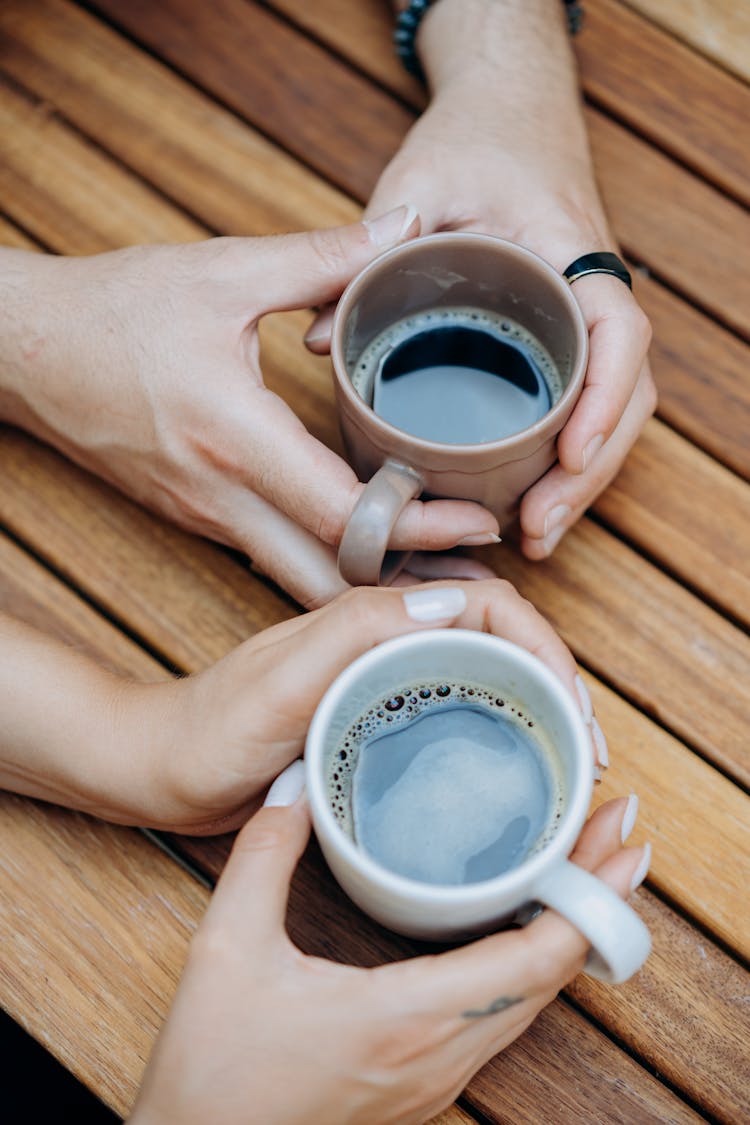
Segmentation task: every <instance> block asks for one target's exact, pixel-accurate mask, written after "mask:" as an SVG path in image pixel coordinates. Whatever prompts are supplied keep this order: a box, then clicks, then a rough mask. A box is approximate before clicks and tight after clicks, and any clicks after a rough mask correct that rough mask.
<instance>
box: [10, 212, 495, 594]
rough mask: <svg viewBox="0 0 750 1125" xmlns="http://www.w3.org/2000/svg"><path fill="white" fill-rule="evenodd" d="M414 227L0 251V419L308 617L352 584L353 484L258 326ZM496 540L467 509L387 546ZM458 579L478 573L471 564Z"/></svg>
mask: <svg viewBox="0 0 750 1125" xmlns="http://www.w3.org/2000/svg"><path fill="white" fill-rule="evenodd" d="M418 226H419V224H418V219H417V217H416V216H415V214H414V212H413V211H411V210H409V209H408V208H406V207H397V208H396V209H395V210H393V211H391V213H390V214H388V215H386V216H381V217H380V218H378V219H374V220H372V221H368V223H364V224H363V223H357V224H353V225H352V226H349V227H343V228H340V229H337V230H330V231H314V232H311V233H308V234H298V235H285V236H279V237H275V238H256V239H251V238H217V239H213V240H211V241H208V242H202V243H195V244H192V245H186V246H143V247H134V248H132V249H128V250H122V251H117V252H115V253H110V254H101V255H96V256H94V257H88V258H53V257H45V256H43V255H36V254H30V253H25V252H23V251H15V250H7V249H6V250H3V251H0V297H1V298H2V299H1V300H0V321H1V323H0V341H2V343H0V359H1V360H2V362H1V363H0V418H3V419H4V420H6V421H10V422H13V423H15V424H17V425H21V426H23V427H25V428H26V429H29V430H31V431H32V432H34V433H36V434H37V435H38V436H40V437H42V438H43V439H44V440H47V441H50V442H51V443H52V444H54V445H56V446H58V448H60V449H61V450H62V451H63V452H65V453H66V454H67V455H69V456H70V457H71V458H73V459H74V460H75V461H77V462H78V463H79V464H81V465H83V466H84V467H85V468H87V469H91V470H92V471H93V472H95V473H97V474H99V475H100V476H102V477H104V478H105V479H106V480H108V481H110V482H112V483H113V484H115V485H116V486H117V487H119V488H121V489H122V490H123V491H125V492H127V493H128V494H129V495H131V496H133V497H134V498H135V499H136V500H138V501H140V502H141V503H143V504H145V505H147V506H148V507H150V508H153V509H154V510H156V511H158V512H160V513H162V514H164V515H166V516H167V517H169V518H170V519H172V520H174V521H175V522H176V523H178V524H179V525H180V526H182V527H184V528H187V529H188V530H190V531H193V532H197V533H199V534H201V535H207V536H209V537H210V538H212V539H216V540H218V541H219V542H222V543H226V544H229V545H230V546H232V547H236V548H239V549H241V550H244V551H246V552H247V553H248V554H249V555H250V556H251V557H252V559H253V560H254V562H255V564H256V566H257V567H258V568H259V569H260V570H262V571H265V572H266V573H268V574H269V575H270V576H271V577H273V578H274V579H275V580H276V581H277V582H278V583H279V584H280V585H282V586H284V587H285V589H287V590H288V591H289V592H290V593H291V594H292V595H293V596H294V597H295V598H297V600H299V601H300V602H302V603H303V604H304V605H306V606H310V605H313V604H317V603H320V602H323V601H326V600H328V599H329V598H330V597H332V596H334V595H335V594H336V593H338V592H340V591H341V590H343V589H345V588H346V587H345V583H344V582H343V580H342V579H341V578H340V577H339V576H338V574H337V571H336V565H335V550H334V548H335V547H336V546H337V544H338V541H339V539H340V537H341V535H342V533H343V530H344V527H345V526H346V523H347V520H348V518H349V515H350V513H351V511H352V509H353V507H354V505H355V503H356V501H357V499H358V497H359V495H360V492H361V490H362V487H363V486H362V485H360V483H359V482H358V481H357V479H356V476H355V474H354V472H353V471H352V469H351V468H350V467H349V466H348V465H347V464H346V463H345V462H344V461H343V460H341V458H339V457H338V456H336V455H335V454H334V453H333V452H332V451H331V450H330V449H328V448H327V447H326V446H325V445H323V444H322V443H321V442H319V441H317V440H316V439H315V438H313V437H312V436H311V435H310V434H309V433H308V432H307V431H306V430H305V428H304V427H303V425H302V423H301V422H300V421H299V419H298V418H297V417H296V415H295V414H294V412H293V410H292V407H291V406H290V405H289V404H287V403H286V402H284V401H283V400H282V399H281V398H279V397H278V396H277V395H275V394H273V393H271V392H270V391H269V390H268V389H267V388H266V387H265V386H264V383H263V374H262V371H261V367H260V361H259V342H258V332H257V329H258V321H259V320H260V318H261V317H262V316H263V315H264V314H266V313H268V312H272V311H276V310H286V309H294V308H301V307H306V306H308V305H310V304H314V303H318V302H322V301H327V300H331V299H333V298H335V297H336V296H338V294H339V293H340V292H341V290H342V289H343V287H344V285H345V284H346V282H347V281H348V280H349V278H350V277H352V276H353V275H354V274H355V273H357V272H358V271H359V270H360V269H361V268H362V267H363V266H364V265H365V264H366V263H367V262H368V261H370V259H371V258H373V257H375V256H376V255H377V254H378V253H380V252H382V250H384V249H386V248H387V247H389V246H392V245H395V244H396V243H398V242H399V241H402V240H403V239H405V238H408V237H410V236H412V235H413V234H414V233H416V231H417V230H418ZM292 405H293V404H292ZM497 530H498V528H497V520H496V519H495V517H494V516H493V515H491V514H490V513H489V512H487V511H486V510H485V509H483V508H481V507H480V506H479V505H478V504H474V503H467V502H463V501H433V502H428V503H422V502H419V501H414V502H413V503H411V504H410V505H409V506H408V508H407V509H406V510H405V511H404V513H403V515H402V517H401V519H400V520H399V522H398V524H397V526H396V528H395V530H394V535H393V542H392V546H393V547H394V548H395V549H402V548H404V549H412V548H414V549H417V550H425V551H433V550H438V549H445V548H450V547H453V546H456V545H457V544H458V543H459V542H461V541H462V540H464V539H465V538H467V537H469V538H471V539H472V540H474V539H475V537H478V539H479V540H480V541H481V540H484V541H487V542H489V541H491V540H493V539H494V538H495V533H496V532H497ZM443 565H444V566H445V564H443ZM450 566H451V564H448V572H450ZM455 567H458V570H456V569H455ZM452 572H453V573H458V574H459V575H461V576H465V577H471V576H473V575H474V574H485V573H487V572H486V568H481V569H480V570H478V569H477V568H476V566H475V564H473V563H472V562H471V561H470V560H466V559H464V560H460V561H458V562H456V563H455V564H454V569H453V571H452Z"/></svg>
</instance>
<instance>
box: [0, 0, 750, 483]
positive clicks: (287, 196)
mask: <svg viewBox="0 0 750 1125" xmlns="http://www.w3.org/2000/svg"><path fill="white" fill-rule="evenodd" d="M337 3H338V0H337ZM349 9H350V18H349V21H347V19H343V20H342V19H338V18H337V20H336V21H333V22H331V23H330V25H329V28H330V29H332V28H333V27H334V26H335V27H336V28H338V27H340V26H343V27H347V26H349V22H352V23H353V26H355V28H356V27H357V26H358V23H356V22H354V21H355V20H359V19H360V18H362V16H363V15H364V16H366V15H367V13H368V12H369V15H370V18H371V22H373V17H374V22H375V23H379V24H381V25H382V14H383V13H382V10H381V9H378V10H379V13H380V14H379V15H376V14H375V13H374V12H373V9H372V6H371V5H369V4H365V5H364V6H362V7H360V6H359V5H357V6H351V5H349ZM305 11H306V12H309V13H310V19H311V20H313V21H317V20H319V14H318V12H319V9H318V6H317V5H316V6H315V7H314V8H305ZM332 14H333V15H337V17H338V16H341V12H339V11H338V8H336V11H335V12H333V13H332ZM322 30H323V29H322V28H321V31H322ZM381 32H382V27H381ZM0 37H1V40H2V63H3V66H4V67H5V68H6V70H7V71H8V72H9V73H10V74H12V76H13V77H14V78H15V79H16V80H17V81H19V82H21V83H23V84H24V85H25V86H27V87H28V88H29V90H31V91H32V92H33V93H34V94H35V95H36V96H37V97H40V98H43V99H45V100H47V101H49V102H52V103H53V104H54V105H56V106H57V107H58V108H59V109H60V110H61V111H62V112H63V113H64V114H65V115H66V116H67V117H69V118H70V119H71V120H72V121H74V122H75V124H76V126H77V127H78V128H79V129H81V130H83V131H84V132H85V133H86V134H87V135H88V136H90V137H92V138H93V139H94V140H95V141H96V142H97V143H98V144H100V145H102V146H103V147H104V148H106V149H108V150H109V151H111V152H113V153H114V154H115V155H116V156H117V157H118V158H119V159H120V160H122V161H123V162H125V163H126V164H127V165H128V166H129V167H131V168H134V169H136V170H137V171H139V172H140V173H141V174H143V175H144V176H145V177H146V178H147V179H148V180H149V181H150V182H152V183H153V184H155V185H156V186H157V187H158V188H159V189H160V190H162V191H164V192H166V193H167V194H168V195H170V196H171V197H172V198H173V199H175V200H176V201H177V202H178V203H180V204H181V205H182V206H184V207H186V208H188V209H189V210H190V211H191V212H192V213H193V214H195V215H196V216H197V217H198V218H199V219H200V220H202V221H203V222H204V223H205V224H206V225H207V227H209V228H211V229H215V230H218V231H220V232H222V233H263V234H266V233H270V232H272V231H275V230H279V229H285V228H288V227H299V228H302V227H305V226H312V225H315V224H316V223H317V224H320V225H328V224H334V223H337V222H346V221H351V220H353V219H354V218H356V216H357V214H358V211H359V208H358V207H357V206H356V204H354V203H353V202H352V201H350V200H347V199H346V197H344V196H343V195H342V194H341V193H340V192H337V191H336V190H335V189H334V188H332V187H330V186H329V185H328V184H326V183H325V182H324V181H322V180H321V179H320V178H319V177H317V176H315V175H314V174H313V173H311V172H310V171H309V170H307V169H306V168H304V167H303V166H302V165H301V164H299V163H298V162H297V161H295V160H293V159H292V158H291V157H289V156H288V155H287V154H285V153H282V152H280V150H278V149H276V148H275V147H274V146H273V145H270V144H269V143H268V142H267V141H265V140H264V139H263V138H262V137H260V136H259V135H258V134H257V133H255V132H253V131H250V130H248V129H247V127H246V126H244V125H243V124H242V123H241V122H239V121H238V119H237V118H235V117H233V116H232V115H230V114H227V113H226V112H225V111H223V110H221V109H219V108H218V107H217V106H216V104H215V103H214V102H212V101H211V100H209V99H208V98H207V97H205V96H203V95H201V94H200V93H198V92H197V91H196V90H195V89H194V88H193V87H191V86H190V85H189V84H188V83H187V82H185V81H183V80H182V79H180V78H178V77H177V76H176V75H174V73H172V72H171V71H169V70H168V69H167V68H166V67H164V66H162V65H161V64H159V63H157V62H156V61H155V60H153V59H152V58H150V57H148V56H147V55H145V54H144V53H143V52H142V51H139V50H137V49H136V48H134V47H133V46H132V45H131V44H129V43H127V42H125V41H124V40H123V39H122V38H121V37H119V36H118V35H116V34H115V33H114V32H112V31H110V30H109V29H108V28H106V27H104V26H102V25H101V24H100V23H99V22H98V21H97V20H95V19H92V18H91V17H90V16H88V15H86V13H83V12H80V10H79V9H77V8H76V7H75V6H73V5H71V4H69V3H66V2H64V0H35V3H34V4H33V5H32V6H30V5H28V4H25V3H22V2H21V0H8V3H7V4H6V5H4V6H3V7H2V8H0ZM381 38H382V34H381ZM357 41H359V40H357ZM365 41H367V40H366V39H365ZM386 57H387V58H389V59H390V55H388V56H385V55H383V53H382V51H380V50H379V51H374V52H369V53H368V61H369V60H376V61H378V60H382V59H384V58H386ZM130 90H135V91H139V92H141V91H142V93H140V95H139V96H137V97H133V96H129V95H128V91H130ZM155 105H158V106H159V112H158V113H154V112H153V107H154V106H155ZM155 153H158V154H159V155H158V159H155V158H154V154H155ZM207 180H208V182H207ZM94 221H96V220H95V219H94ZM108 227H109V224H107V231H106V232H104V231H103V235H104V237H105V238H107V239H109V237H110V234H109V229H108ZM106 244H107V245H109V244H110V242H109V241H107V243H106ZM113 244H114V245H117V242H114V243H113ZM74 252H76V251H74ZM636 293H637V294H638V296H639V299H640V301H641V303H642V304H643V306H644V308H645V310H646V312H647V313H648V314H649V316H650V317H651V320H652V322H653V325H654V329H655V340H654V345H653V360H654V369H655V375H656V379H657V382H658V385H659V389H660V393H661V403H660V414H661V416H662V417H664V418H665V419H666V420H667V421H669V423H670V424H671V425H674V426H675V427H676V428H677V429H679V430H680V432H681V433H684V434H686V435H687V436H689V437H690V438H691V439H692V440H693V441H695V442H697V443H698V444H699V445H702V446H703V447H704V448H705V449H707V450H708V451H709V452H710V453H711V454H712V455H713V456H714V457H716V458H718V459H719V460H721V461H723V462H724V463H726V464H728V465H729V466H730V467H732V468H733V469H735V471H738V472H741V473H744V475H746V476H747V475H750V443H748V442H747V440H746V437H747V433H748V432H749V431H750V384H749V383H748V380H747V377H746V372H747V366H748V362H749V360H750V352H748V350H747V348H746V347H745V346H744V345H743V344H742V343H741V342H740V341H738V340H737V339H736V337H735V336H733V335H732V334H731V333H729V332H726V331H725V330H723V329H722V328H720V327H719V326H718V325H717V324H715V323H714V322H713V321H711V320H709V319H708V318H707V317H705V316H703V315H701V314H700V313H699V312H698V311H697V310H696V309H694V308H692V307H691V306H690V305H688V304H687V303H686V302H684V301H681V300H679V299H678V298H677V297H675V296H674V295H673V294H671V293H670V292H669V290H667V289H665V288H664V287H663V286H661V285H659V284H657V283H656V282H654V281H653V280H650V279H649V278H644V277H641V276H637V277H636Z"/></svg>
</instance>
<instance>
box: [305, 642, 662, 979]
mask: <svg viewBox="0 0 750 1125" xmlns="http://www.w3.org/2000/svg"><path fill="white" fill-rule="evenodd" d="M305 762H306V775H305V776H306V791H307V798H308V802H309V805H310V811H311V814H312V820H313V825H314V827H315V833H316V835H317V837H318V841H319V843H320V846H321V848H322V850H323V854H324V855H325V858H326V860H327V861H328V864H329V866H330V868H331V870H332V872H333V874H334V875H335V877H336V879H337V880H338V881H339V883H340V884H341V886H342V887H343V889H344V890H345V891H346V892H347V894H348V895H349V896H350V897H351V898H352V899H353V901H354V902H355V903H357V905H359V906H360V907H361V908H362V909H363V910H365V911H367V913H368V914H370V915H371V916H372V917H373V918H375V919H376V920H377V921H378V922H381V923H382V924H383V925H385V926H389V927H390V928H391V929H393V930H396V931H397V932H399V933H402V934H406V935H407V936H410V937H420V938H427V939H429V940H432V941H435V940H438V941H440V940H452V939H455V938H465V937H468V936H472V935H475V934H479V933H484V932H486V931H487V930H492V929H496V928H497V927H498V926H499V925H502V924H503V923H505V922H507V921H509V920H511V919H513V918H515V917H516V916H517V914H518V911H519V910H526V909H527V908H528V906H529V904H530V903H542V904H544V905H546V906H550V907H552V908H553V909H555V910H557V911H558V912H559V913H561V914H563V915H564V916H565V917H566V918H568V920H569V921H570V922H571V923H572V924H573V925H574V926H576V927H577V928H578V929H579V930H580V931H581V932H582V933H583V934H585V935H586V937H587V938H588V939H589V941H590V942H591V944H592V946H593V950H592V953H591V955H590V957H589V960H588V962H587V972H589V973H591V974H592V975H594V976H598V977H600V978H601V979H603V980H608V981H621V980H626V979H627V978H628V977H629V976H630V975H631V974H632V973H633V972H635V970H636V969H637V968H638V967H639V966H640V965H641V964H642V962H643V961H644V960H645V958H646V956H647V955H648V951H649V948H650V941H649V935H648V931H647V929H646V927H645V926H644V925H643V923H642V922H641V921H640V919H639V918H638V916H637V915H636V914H635V913H634V912H633V911H632V910H631V909H630V907H629V906H627V904H626V903H624V902H623V901H622V900H621V899H620V898H619V897H618V895H616V894H615V892H614V891H613V890H612V889H611V888H610V887H608V886H607V885H606V884H605V883H602V882H601V881H600V880H599V879H597V878H596V877H595V876H594V875H592V874H590V873H589V872H588V871H584V870H583V869H582V868H580V867H578V866H576V865H575V864H573V863H571V862H570V861H569V859H568V856H569V855H570V853H571V851H572V850H573V847H574V845H575V842H576V840H577V838H578V835H579V833H580V831H581V828H582V827H583V823H584V821H585V819H586V816H587V813H588V810H589V806H590V802H591V794H592V788H593V781H594V758H593V753H592V747H591V738H590V735H589V732H588V730H587V728H586V725H585V723H584V721H583V718H582V716H581V712H580V709H579V707H578V704H577V702H576V701H575V700H574V699H573V698H572V696H571V694H570V692H569V691H568V689H567V688H566V687H565V686H564V685H563V684H562V683H561V681H560V680H559V679H558V678H557V676H555V675H554V674H553V673H552V672H551V671H550V670H549V669H548V668H547V667H545V665H544V664H542V662H541V661H540V660H538V659H537V658H536V657H535V656H533V655H532V654H531V653H529V652H527V651H525V650H524V649H521V648H519V647H518V646H517V645H513V644H511V643H510V642H508V641H506V640H503V639H501V638H499V637H495V636H490V635H488V634H486V633H479V632H474V631H471V630H466V629H434V630H432V629H431V630H429V631H425V632H417V633H410V634H406V635H404V636H401V637H396V638H394V639H393V640H390V641H386V642H385V643H384V644H381V645H377V646H376V647H375V648H373V649H370V651H369V652H366V653H365V654H364V655H362V656H360V657H359V658H358V659H357V660H355V661H354V663H353V664H350V665H349V667H348V668H346V669H345V670H344V671H343V672H342V673H341V674H340V675H339V676H338V677H337V678H336V680H335V681H334V682H333V683H332V684H331V686H330V687H329V689H328V691H327V692H326V694H325V695H324V697H323V699H322V700H321V701H320V703H319V705H318V707H317V709H316V712H315V715H314V716H313V720H312V723H311V725H310V729H309V731H308V735H307V742H306V746H305Z"/></svg>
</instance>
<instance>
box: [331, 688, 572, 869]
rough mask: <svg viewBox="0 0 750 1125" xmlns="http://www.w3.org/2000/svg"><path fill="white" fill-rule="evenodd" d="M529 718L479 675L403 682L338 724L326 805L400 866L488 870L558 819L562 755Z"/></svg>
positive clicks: (518, 856) (523, 850) (529, 846)
mask: <svg viewBox="0 0 750 1125" xmlns="http://www.w3.org/2000/svg"><path fill="white" fill-rule="evenodd" d="M533 728H534V722H533V719H531V718H530V717H529V716H528V715H526V714H525V713H524V712H523V710H522V709H521V708H520V707H519V706H516V705H514V704H513V702H512V701H510V700H506V699H504V698H500V697H498V696H497V695H495V694H494V693H493V692H491V691H488V690H486V689H483V688H480V687H478V686H476V685H461V684H452V685H451V684H418V685H416V686H415V687H412V686H411V685H408V686H405V687H404V688H402V689H399V691H398V692H396V693H395V694H394V695H393V696H392V697H391V698H389V699H387V700H382V701H380V702H379V703H377V704H376V705H375V706H374V707H372V708H371V709H370V710H369V711H368V712H367V713H366V714H364V715H362V716H361V717H360V718H359V719H358V720H357V722H355V723H354V724H352V726H351V727H350V729H349V730H348V731H347V734H346V736H345V738H344V739H343V742H342V744H341V745H340V747H339V748H338V750H337V753H336V754H335V756H334V757H333V759H332V761H331V763H330V767H329V776H328V783H329V792H330V796H331V804H332V807H333V810H334V813H335V815H336V817H337V819H338V820H339V823H340V824H341V826H342V827H343V828H344V830H345V831H346V832H347V833H348V834H349V835H350V836H351V837H352V838H353V839H354V840H355V842H356V843H357V844H358V845H359V846H360V847H361V848H362V849H363V851H365V852H366V853H368V854H369V855H370V856H371V857H372V858H373V859H375V860H377V862H379V863H380V864H382V866H384V867H386V868H388V869H389V870H391V871H394V872H396V873H397V874H400V875H404V876H406V877H407V878H411V879H415V880H418V881H419V882H424V883H433V884H439V885H451V884H461V883H474V882H480V881H482V880H485V879H491V878H493V877H494V876H496V875H499V874H501V873H502V872H504V871H507V870H509V869H511V868H512V867H515V866H517V865H518V864H519V863H521V862H522V861H523V860H524V859H526V858H527V857H528V856H529V855H531V854H533V853H534V852H536V851H538V850H539V849H540V848H541V847H543V846H544V844H545V843H546V842H547V841H548V840H549V839H550V837H551V835H552V834H553V833H554V829H555V827H556V824H557V821H558V819H559V815H560V810H561V807H562V789H561V785H560V781H559V768H558V766H559V763H557V759H556V755H555V753H554V751H553V749H552V748H551V747H550V746H548V745H546V742H543V741H542V740H540V739H539V737H538V732H535V730H534V729H533Z"/></svg>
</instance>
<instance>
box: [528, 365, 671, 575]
mask: <svg viewBox="0 0 750 1125" xmlns="http://www.w3.org/2000/svg"><path fill="white" fill-rule="evenodd" d="M655 407H656V389H655V386H654V381H653V378H652V376H651V370H650V367H649V365H648V363H645V364H644V365H643V367H642V368H641V374H640V377H639V379H638V383H637V384H636V388H635V390H634V392H633V395H632V397H631V399H630V402H629V403H628V405H627V408H626V409H625V412H624V414H623V415H622V418H621V419H620V422H619V424H618V426H617V428H616V429H615V431H614V433H613V434H612V436H611V437H610V439H609V440H608V441H607V442H606V443H605V444H604V445H603V446H602V448H601V450H600V451H599V453H598V454H597V455H596V457H594V458H593V460H592V462H591V464H590V465H589V466H588V468H587V469H586V471H585V472H584V473H581V474H578V475H575V476H573V475H571V474H570V473H567V472H566V471H565V469H564V468H563V467H562V465H559V464H558V465H555V466H554V467H553V468H552V469H550V471H549V472H548V473H546V474H545V476H543V477H542V479H541V480H540V481H537V483H536V484H535V485H534V486H533V488H530V489H529V491H528V492H527V493H526V495H525V496H524V498H523V500H522V502H521V512H520V521H521V532H522V535H521V548H522V550H523V553H524V554H525V555H526V557H527V558H530V559H543V558H547V557H548V556H549V555H550V554H551V553H552V551H554V549H555V547H556V546H557V544H558V543H559V542H560V540H561V539H562V537H563V535H564V534H565V532H566V531H568V530H569V528H571V527H573V525H574V524H575V523H576V522H577V520H578V519H579V518H580V517H581V516H582V515H583V513H584V512H585V511H586V509H587V508H589V507H590V506H591V504H592V503H593V502H594V500H595V499H596V497H597V496H598V495H599V494H600V493H601V492H603V491H604V489H605V488H606V487H607V485H608V484H609V483H610V482H611V481H612V479H613V478H614V477H615V476H616V475H617V473H618V472H619V470H620V468H621V466H622V462H623V461H624V460H625V458H626V456H627V454H628V453H629V452H630V449H631V448H632V446H633V445H634V444H635V442H636V441H637V439H638V437H639V435H640V433H641V431H642V430H643V427H644V426H645V424H646V422H647V421H648V419H649V418H650V417H651V415H652V414H653V412H654V409H655Z"/></svg>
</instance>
